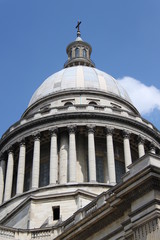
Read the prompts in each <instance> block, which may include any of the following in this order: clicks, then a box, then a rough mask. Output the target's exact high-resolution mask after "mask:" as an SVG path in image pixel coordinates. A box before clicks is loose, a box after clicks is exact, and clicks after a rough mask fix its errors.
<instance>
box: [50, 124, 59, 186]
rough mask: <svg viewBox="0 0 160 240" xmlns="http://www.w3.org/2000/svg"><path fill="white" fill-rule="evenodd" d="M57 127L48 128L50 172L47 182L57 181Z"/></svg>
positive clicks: (53, 182) (54, 182)
mask: <svg viewBox="0 0 160 240" xmlns="http://www.w3.org/2000/svg"><path fill="white" fill-rule="evenodd" d="M57 132H58V129H57V128H53V129H51V130H50V133H51V146H50V174H49V183H50V184H56V183H57V181H58V151H57Z"/></svg>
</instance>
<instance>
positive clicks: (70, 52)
mask: <svg viewBox="0 0 160 240" xmlns="http://www.w3.org/2000/svg"><path fill="white" fill-rule="evenodd" d="M70 59H72V50H71V51H70Z"/></svg>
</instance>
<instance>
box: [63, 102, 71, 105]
mask: <svg viewBox="0 0 160 240" xmlns="http://www.w3.org/2000/svg"><path fill="white" fill-rule="evenodd" d="M72 105H73V103H71V102H66V103H65V104H64V106H72Z"/></svg>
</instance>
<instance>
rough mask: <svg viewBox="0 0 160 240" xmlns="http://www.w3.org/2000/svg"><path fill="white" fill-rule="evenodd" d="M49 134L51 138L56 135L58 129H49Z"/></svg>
mask: <svg viewBox="0 0 160 240" xmlns="http://www.w3.org/2000/svg"><path fill="white" fill-rule="evenodd" d="M49 133H50V135H51V136H55V135H57V133H58V128H57V127H53V128H50V129H49Z"/></svg>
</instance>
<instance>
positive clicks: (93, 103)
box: [89, 101, 97, 106]
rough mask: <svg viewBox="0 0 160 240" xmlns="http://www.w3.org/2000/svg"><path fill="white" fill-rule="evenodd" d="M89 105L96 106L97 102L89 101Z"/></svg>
mask: <svg viewBox="0 0 160 240" xmlns="http://www.w3.org/2000/svg"><path fill="white" fill-rule="evenodd" d="M89 105H93V106H96V105H97V103H96V102H94V101H92V102H90V103H89Z"/></svg>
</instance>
